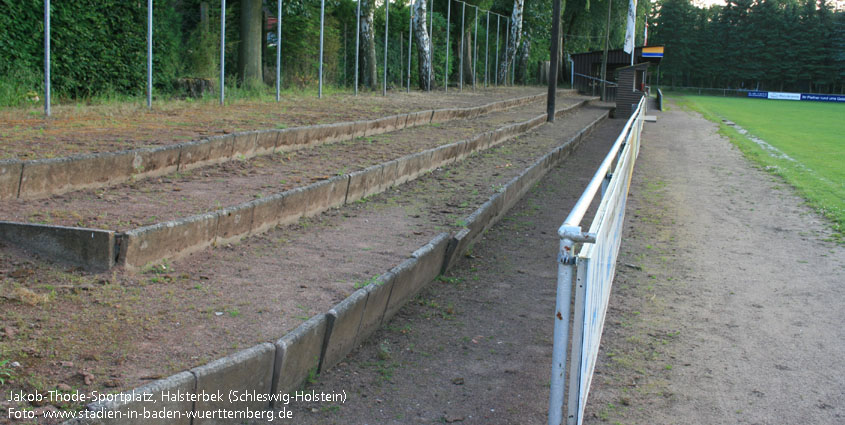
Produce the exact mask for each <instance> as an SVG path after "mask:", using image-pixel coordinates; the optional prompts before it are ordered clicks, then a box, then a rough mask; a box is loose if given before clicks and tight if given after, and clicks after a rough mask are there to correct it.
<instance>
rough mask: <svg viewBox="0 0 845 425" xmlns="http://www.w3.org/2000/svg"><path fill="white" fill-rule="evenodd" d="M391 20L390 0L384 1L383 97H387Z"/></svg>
mask: <svg viewBox="0 0 845 425" xmlns="http://www.w3.org/2000/svg"><path fill="white" fill-rule="evenodd" d="M389 20H390V0H384V81H383V82H382V87H381V95H382V96H387V34H388V32H387V30H388V27H387V23H388V21H389Z"/></svg>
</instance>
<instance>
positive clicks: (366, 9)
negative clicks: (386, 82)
mask: <svg viewBox="0 0 845 425" xmlns="http://www.w3.org/2000/svg"><path fill="white" fill-rule="evenodd" d="M361 2H362V3H361V53H360V54H361V68H362V70H363V72H362V74H361V84H363V85H364V86H366V87H369V88H370V89H371V90H375V89H376V86H378V69H377V68H376V33H375V28H374V26H373V16H374V15H375V11H376V3H375V0H361Z"/></svg>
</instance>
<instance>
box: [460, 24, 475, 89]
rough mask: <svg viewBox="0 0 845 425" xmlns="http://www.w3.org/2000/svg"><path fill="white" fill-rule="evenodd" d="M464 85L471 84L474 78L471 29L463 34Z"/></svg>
mask: <svg viewBox="0 0 845 425" xmlns="http://www.w3.org/2000/svg"><path fill="white" fill-rule="evenodd" d="M461 54H462V55H464V84H472V79H473V77H474V75H473V72H472V29H471V27H470V28H468V29H467V31H466V32H464V51H463V52H462V53H461Z"/></svg>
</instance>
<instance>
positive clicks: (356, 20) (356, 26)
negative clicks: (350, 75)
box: [355, 0, 362, 96]
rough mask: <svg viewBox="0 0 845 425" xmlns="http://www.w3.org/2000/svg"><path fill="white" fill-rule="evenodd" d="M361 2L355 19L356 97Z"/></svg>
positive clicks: (359, 1)
mask: <svg viewBox="0 0 845 425" xmlns="http://www.w3.org/2000/svg"><path fill="white" fill-rule="evenodd" d="M361 1H362V0H358V12H357V13H358V14H357V16H356V19H355V96H358V55H359V54H360V53H361Z"/></svg>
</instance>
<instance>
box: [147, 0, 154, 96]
mask: <svg viewBox="0 0 845 425" xmlns="http://www.w3.org/2000/svg"><path fill="white" fill-rule="evenodd" d="M147 108H148V109H153V0H147Z"/></svg>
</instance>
